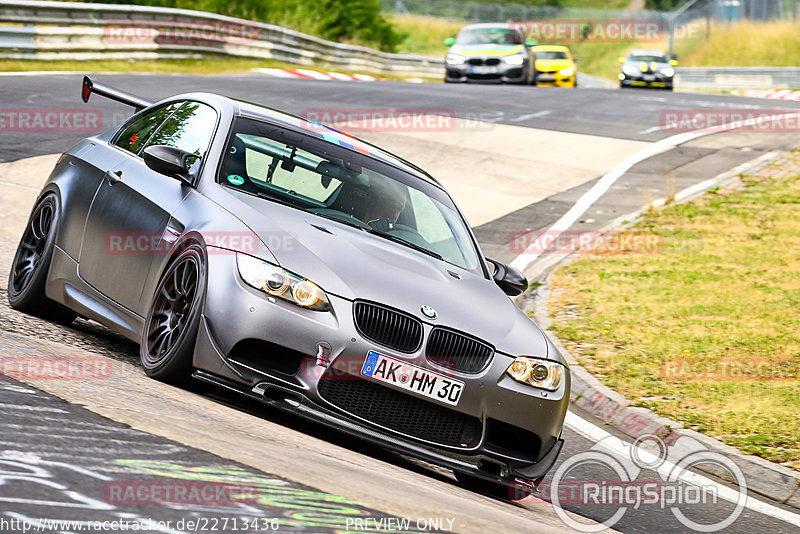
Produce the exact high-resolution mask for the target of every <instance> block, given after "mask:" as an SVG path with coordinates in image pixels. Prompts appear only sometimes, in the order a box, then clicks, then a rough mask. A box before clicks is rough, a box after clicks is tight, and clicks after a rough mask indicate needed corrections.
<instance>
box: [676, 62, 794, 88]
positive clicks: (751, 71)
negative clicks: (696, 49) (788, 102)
mask: <svg viewBox="0 0 800 534" xmlns="http://www.w3.org/2000/svg"><path fill="white" fill-rule="evenodd" d="M675 72H676V77H675V87H678V88H681V89H717V90H723V89H771V88H778V89H793V88H800V67H680V68H677V69H675Z"/></svg>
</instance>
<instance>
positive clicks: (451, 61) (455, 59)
mask: <svg viewBox="0 0 800 534" xmlns="http://www.w3.org/2000/svg"><path fill="white" fill-rule="evenodd" d="M466 60H467V58H465V57H464V56H459V55H457V54H447V57H446V58H445V62H446V63H447V64H448V65H463V64H464V62H465V61H466Z"/></svg>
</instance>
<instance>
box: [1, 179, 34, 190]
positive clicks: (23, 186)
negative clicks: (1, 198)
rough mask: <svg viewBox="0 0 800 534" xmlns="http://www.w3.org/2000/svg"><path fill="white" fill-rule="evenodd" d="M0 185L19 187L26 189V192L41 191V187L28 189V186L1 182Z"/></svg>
mask: <svg viewBox="0 0 800 534" xmlns="http://www.w3.org/2000/svg"><path fill="white" fill-rule="evenodd" d="M0 185H7V186H8V187H19V188H20V189H27V190H28V191H36V192H39V191H41V190H42V188H41V187H30V186H28V185H19V184H12V183H11V182H2V181H0Z"/></svg>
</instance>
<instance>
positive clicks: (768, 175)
mask: <svg viewBox="0 0 800 534" xmlns="http://www.w3.org/2000/svg"><path fill="white" fill-rule="evenodd" d="M792 158H793V161H794V163H793V164H794V166H795V167H794V169H795V170H796V169H798V168H800V154H799V153H794V154H793V155H792ZM776 169H778V167H776V166H770V167H767V168H765V169H764V170H763V171H761V173H760V175H759V176H754V177H748V179H747V181H746V187H745V188H744V189H742V190H736V191H730V190H717V191H714V192H710V193H708V194H706V195H705V196H704V197H702V198H700V199H698V200H695V201H693V202H690V203H688V204H681V205H674V206H670V207H667V208H665V209H663V210H659V211H653V212H650V213H648V214H646V216H645V217H644V220H643V221H642V222H641V223H640V224H638V225H637V226H636V227H634V228H632V229H631V230H629V232H630V233H634V234H643V235H644V236H645V237H650V238H653V239H657V240H659V241H660V242H661V243H662V246H663V248H662V249H661V250H660V251H659V252H658V253H655V254H652V253H651V254H635V253H632V254H615V255H609V254H606V255H597V254H594V255H590V254H584V255H582V256H581V257H580V258H579V259H578V260H576V261H575V262H573V263H572V264H570V265H568V266H566V267H564V268H562V269H560V270H559V271H558V272H557V273H556V274H555V275H554V277H553V287H554V289H553V291H552V293H551V295H552V296H551V300H550V309H551V312H552V314H553V318H554V321H553V323H554V325H553V330H554V331H555V333H556V334H557V335H558V336H559V337H560V338H561V339H562V340H563V341H564V342H565V344H566V345H567V347H568V348H569V350H570V351H571V352H572V353H573V354H574V355H575V357H576V358H577V359H578V361H579V362H580V363H581V365H583V366H585V367H586V368H587V369H588V370H589V371H591V372H592V373H594V374H595V375H596V376H598V377H599V378H600V379H601V380H602V381H603V382H604V383H605V384H607V385H608V386H610V387H611V388H613V389H615V390H616V391H619V392H620V393H622V394H624V395H626V396H627V397H628V398H629V399H631V400H632V401H633V402H634V403H635V404H636V405H639V406H644V407H647V408H650V409H652V410H654V411H655V412H656V413H658V414H660V415H664V416H666V417H669V418H672V419H675V420H678V421H681V422H683V423H684V424H685V425H686V426H688V427H690V428H693V429H695V430H698V431H700V432H704V433H707V434H709V435H711V436H714V437H716V438H718V439H721V440H722V441H724V442H726V443H728V444H730V445H733V446H736V447H739V448H740V449H741V450H743V451H744V452H746V453H750V454H755V455H758V456H761V457H763V458H766V459H768V460H772V461H776V462H782V463H785V464H786V465H788V466H791V467H793V468H800V404H799V403H798V398H800V380H798V378H800V376H798V374H800V335H798V332H800V226H798V225H797V210H798V207H800V176H797V174H796V173H794V174H793V173H789V172H778V171H776ZM567 311H570V312H572V313H570V314H566V313H565V312H567ZM576 313H577V316H576V315H575V314H576ZM723 364H725V365H729V366H730V365H732V364H735V365H738V366H740V367H741V368H742V369H744V370H745V372H746V374H745V375H743V376H739V377H738V379H737V378H736V376H735V375H732V374H731V373H728V372H725V371H722V370H721V369H722V367H721V365H723ZM759 366H762V367H759ZM675 369H678V370H680V372H677V373H676V372H675ZM692 371H696V372H700V373H701V376H699V377H697V378H698V379H693V378H692V377H693V375H692ZM770 373H773V374H771V375H770Z"/></svg>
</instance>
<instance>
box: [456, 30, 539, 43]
mask: <svg viewBox="0 0 800 534" xmlns="http://www.w3.org/2000/svg"><path fill="white" fill-rule="evenodd" d="M524 42H525V39H523V38H522V33H520V31H519V30H517V29H514V28H465V29H463V30H461V32H459V34H458V37H456V44H458V45H483V44H499V45H520V44H522V43H524Z"/></svg>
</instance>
